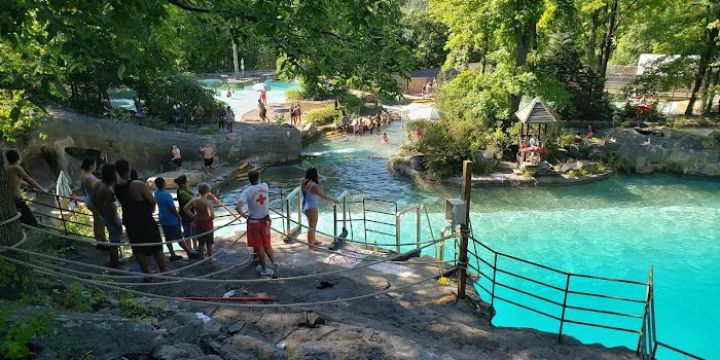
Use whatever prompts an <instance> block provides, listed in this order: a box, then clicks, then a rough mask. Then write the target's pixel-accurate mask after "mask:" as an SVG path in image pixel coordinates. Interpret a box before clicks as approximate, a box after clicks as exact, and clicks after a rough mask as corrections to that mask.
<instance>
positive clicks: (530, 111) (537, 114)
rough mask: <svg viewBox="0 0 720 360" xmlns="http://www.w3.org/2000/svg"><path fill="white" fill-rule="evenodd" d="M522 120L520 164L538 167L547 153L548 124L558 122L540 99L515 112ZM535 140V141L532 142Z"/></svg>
mask: <svg viewBox="0 0 720 360" xmlns="http://www.w3.org/2000/svg"><path fill="white" fill-rule="evenodd" d="M515 116H516V117H517V118H518V120H520V123H521V124H520V137H519V139H518V140H519V142H518V145H519V146H518V156H517V160H518V163H519V164H520V165H521V166H522V165H525V164H526V163H529V165H537V163H538V162H540V159H541V158H542V156H543V153H544V152H545V139H546V135H547V130H548V124H550V123H554V122H557V119H555V116H554V115H553V114H552V113H551V112H550V110H548V108H547V107H546V106H545V104H543V102H542V100H541V99H540V98H539V97H537V96H536V97H535V98H533V99H532V101H530V103H528V104H527V105H525V106H524V107H522V108H521V109H520V110H518V111H517V112H515ZM532 139H534V141H531V140H532Z"/></svg>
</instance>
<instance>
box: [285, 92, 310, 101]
mask: <svg viewBox="0 0 720 360" xmlns="http://www.w3.org/2000/svg"><path fill="white" fill-rule="evenodd" d="M285 96H287V98H288V99H290V100H306V96H305V92H304V91H302V90H288V91H286V92H285Z"/></svg>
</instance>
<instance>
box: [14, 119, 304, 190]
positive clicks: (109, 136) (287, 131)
mask: <svg viewBox="0 0 720 360" xmlns="http://www.w3.org/2000/svg"><path fill="white" fill-rule="evenodd" d="M50 113H51V114H52V116H53V118H52V120H51V121H49V122H48V123H47V124H46V126H45V128H43V129H42V130H41V131H42V133H43V134H44V135H45V136H44V138H43V139H40V138H37V139H35V140H33V141H32V142H31V143H30V144H29V145H28V147H27V148H25V149H24V151H23V156H24V157H25V165H26V167H27V168H28V169H29V170H30V171H31V172H32V173H33V175H34V176H36V177H39V178H41V179H43V180H46V181H49V180H53V179H54V177H55V176H57V174H58V173H59V172H60V170H62V171H64V172H65V173H66V174H68V176H69V177H70V178H71V180H74V179H75V178H77V177H78V174H79V168H78V166H79V161H81V157H82V154H84V153H87V152H88V151H90V152H95V153H97V154H102V155H103V156H105V157H106V158H107V159H108V160H109V161H114V160H117V159H120V158H125V159H127V160H128V161H130V163H131V164H133V166H134V167H136V168H137V169H138V170H139V171H140V172H141V174H146V175H150V174H151V173H155V172H157V171H159V170H161V169H162V167H163V164H164V163H167V162H168V161H169V159H170V148H171V146H172V145H173V144H177V145H178V146H179V147H180V149H181V150H182V157H183V162H184V163H185V164H192V165H194V164H193V163H199V162H200V160H201V155H200V152H199V149H200V147H201V146H202V145H203V143H204V142H205V141H210V142H212V143H214V144H215V147H216V149H217V158H218V161H220V162H221V163H222V164H223V165H227V164H228V162H239V161H240V160H243V159H250V160H252V161H254V162H256V163H260V164H261V165H270V164H278V163H287V162H293V161H297V160H299V158H300V152H301V136H300V132H299V131H298V130H297V129H295V128H294V127H291V126H287V125H281V126H275V125H256V124H246V123H236V124H235V127H234V132H233V133H232V134H224V133H223V134H218V135H198V134H192V133H184V132H180V131H163V130H157V129H152V128H147V127H142V126H137V125H133V124H129V123H125V122H119V121H115V120H110V119H104V118H96V117H90V116H85V115H80V114H77V113H73V112H69V111H65V110H60V109H52V110H50Z"/></svg>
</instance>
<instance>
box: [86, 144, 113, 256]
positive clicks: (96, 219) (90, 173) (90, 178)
mask: <svg viewBox="0 0 720 360" xmlns="http://www.w3.org/2000/svg"><path fill="white" fill-rule="evenodd" d="M96 167H97V159H95V158H94V157H86V158H84V159H83V162H82V164H81V165H80V169H82V171H83V174H82V177H81V178H80V185H81V186H82V189H83V191H84V192H85V204H86V206H87V208H88V210H90V213H91V214H92V218H93V235H94V237H95V241H97V242H107V239H106V238H105V226H103V223H102V220H101V219H100V212H99V211H98V209H97V208H96V207H95V206H93V201H92V200H93V199H92V195H93V189H94V188H95V185H97V183H98V182H100V179H98V178H97V177H95V174H94V173H95V170H96ZM97 245H98V246H100V244H97Z"/></svg>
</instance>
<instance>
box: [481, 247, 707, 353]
mask: <svg viewBox="0 0 720 360" xmlns="http://www.w3.org/2000/svg"><path fill="white" fill-rule="evenodd" d="M470 239H471V240H472V241H473V244H474V245H480V246H481V247H483V248H485V249H486V250H488V251H489V252H490V253H491V255H492V257H493V259H494V260H493V262H492V263H491V262H490V261H487V260H485V259H484V258H483V257H481V256H479V254H478V253H477V252H473V251H471V250H469V249H468V253H469V254H471V255H473V256H474V257H475V259H476V260H477V261H478V266H477V267H476V266H474V265H472V264H468V268H469V269H471V270H474V271H477V272H478V274H479V277H478V278H477V279H476V280H471V281H473V282H474V284H475V285H477V286H478V287H479V288H480V289H481V290H482V291H484V292H485V293H487V294H488V295H489V296H490V305H491V307H492V306H494V302H495V300H496V299H497V300H501V301H504V302H505V303H508V304H511V305H514V306H517V307H520V308H522V309H525V310H528V311H532V312H534V313H537V314H540V315H543V316H545V317H548V318H551V319H554V320H557V321H558V322H559V329H558V341H559V342H561V341H562V332H563V325H564V324H565V323H568V324H576V325H582V326H590V327H596V328H602V329H607V330H613V331H619V332H624V333H632V334H638V338H639V341H638V347H637V354H638V356H639V357H640V358H642V359H651V360H652V359H656V353H657V350H658V348H664V349H668V350H671V351H674V352H676V353H678V354H681V355H684V356H686V357H688V358H691V359H702V358H701V357H699V356H697V355H694V354H691V353H689V352H687V351H684V350H681V349H679V348H676V347H674V346H671V345H668V344H666V343H663V342H660V341H657V339H656V331H655V301H654V293H653V290H654V288H653V277H652V267H651V268H650V272H649V277H648V282H647V283H645V282H642V281H637V280H628V279H620V278H611V277H606V276H596V275H588V274H578V273H571V272H567V271H563V270H560V269H556V268H553V267H550V266H547V265H543V264H539V263H536V262H534V261H530V260H525V259H522V258H519V257H517V256H512V255H508V254H505V253H501V252H498V251H495V250H493V249H492V248H490V247H489V246H487V245H485V244H483V243H482V242H480V241H478V240H477V239H476V238H475V237H474V235H473V236H470ZM476 251H477V248H476ZM502 257H505V258H508V259H512V260H514V261H518V262H520V263H523V264H527V265H531V266H534V267H537V268H540V269H544V270H547V271H549V272H552V273H555V274H560V275H564V276H565V286H564V287H560V286H556V285H553V284H549V283H547V282H545V281H542V280H539V279H534V278H532V277H530V276H526V275H521V274H518V273H516V272H513V271H510V270H507V269H503V268H500V267H499V266H498V258H502ZM481 264H483V265H482V266H483V267H486V269H487V270H486V271H482V270H481V269H480V268H479V267H480V266H481ZM490 271H491V272H492V275H490V274H488V272H490ZM497 273H501V274H505V275H508V276H511V277H514V278H517V279H521V280H524V281H528V282H531V283H533V284H537V285H540V286H543V287H544V288H546V289H553V290H556V291H559V292H560V293H561V294H562V295H563V301H562V303H560V302H559V301H556V300H553V299H551V298H548V297H546V296H543V295H540V294H537V293H533V292H532V291H531V290H527V289H521V288H519V287H516V286H512V285H510V284H507V283H503V282H501V281H499V280H498V279H497V277H496V274H497ZM483 278H484V279H486V280H488V281H489V282H490V284H491V285H492V286H491V288H490V289H488V288H487V287H486V286H484V285H483V284H482V283H481V281H482V279H483ZM573 278H582V279H590V280H593V281H602V282H610V283H618V284H630V285H640V286H644V287H645V288H646V298H645V299H644V300H639V299H635V298H632V297H623V296H615V295H608V294H600V293H595V292H588V291H578V290H573V289H572V288H571V280H572V279H573ZM496 287H499V288H504V289H508V290H512V291H514V292H516V293H519V294H522V295H525V296H529V297H531V298H533V299H537V300H539V301H541V302H542V303H544V304H551V305H554V306H558V307H560V308H561V315H560V316H559V317H558V316H556V315H553V314H550V313H548V312H546V311H543V310H541V309H539V308H537V307H534V306H531V305H528V304H523V303H522V302H521V301H520V300H518V299H509V298H507V297H505V296H501V295H498V294H496V293H495V289H496ZM568 294H574V295H581V296H590V297H598V298H603V299H608V300H612V301H623V302H631V303H638V304H644V305H645V306H644V307H645V310H644V314H642V315H638V314H634V313H626V312H620V311H613V310H605V309H601V308H594V307H587V306H579V305H577V304H572V303H568ZM566 310H577V311H584V312H590V313H596V314H604V315H612V316H617V317H621V318H626V319H642V325H641V326H640V329H639V330H634V329H630V328H627V327H620V326H613V325H608V324H601V323H594V322H588V321H581V320H579V319H575V318H568V316H567V315H568V314H567V312H566ZM493 313H494V311H490V314H493ZM491 316H492V315H491Z"/></svg>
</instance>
